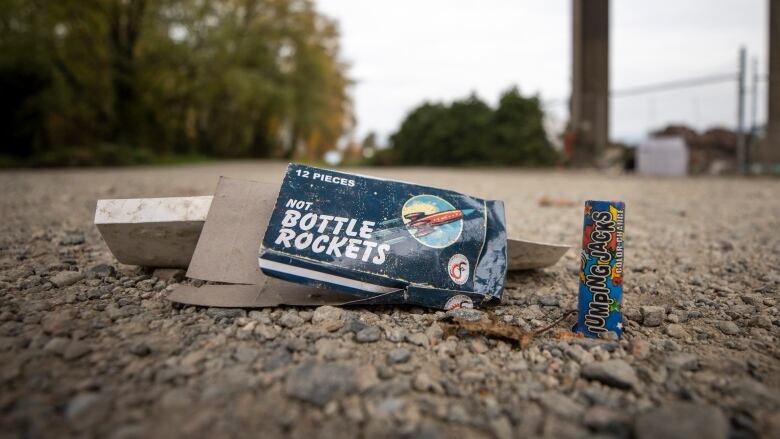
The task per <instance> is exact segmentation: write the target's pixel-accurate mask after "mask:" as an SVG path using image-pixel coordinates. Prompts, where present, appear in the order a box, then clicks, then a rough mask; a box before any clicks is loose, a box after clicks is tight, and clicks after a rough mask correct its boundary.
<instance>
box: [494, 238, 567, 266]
mask: <svg viewBox="0 0 780 439" xmlns="http://www.w3.org/2000/svg"><path fill="white" fill-rule="evenodd" d="M569 248H570V247H569V246H568V245H563V244H546V243H543V242H535V241H526V240H524V239H514V238H509V239H507V251H506V253H507V260H508V266H507V270H509V271H517V270H533V269H537V268H544V267H549V266H551V265H555V263H556V262H558V260H559V259H561V257H562V256H563V255H564V254H566V252H567V251H568V250H569Z"/></svg>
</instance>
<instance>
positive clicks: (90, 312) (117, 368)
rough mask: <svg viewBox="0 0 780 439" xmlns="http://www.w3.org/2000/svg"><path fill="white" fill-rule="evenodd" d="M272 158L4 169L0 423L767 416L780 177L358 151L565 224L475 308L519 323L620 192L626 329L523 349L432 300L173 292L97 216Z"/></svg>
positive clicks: (337, 428)
mask: <svg viewBox="0 0 780 439" xmlns="http://www.w3.org/2000/svg"><path fill="white" fill-rule="evenodd" d="M284 169H285V166H284V164H283V163H269V162H243V163H213V164H203V165H186V166H174V167H151V168H131V169H98V170H40V171H3V172H0V188H2V191H3V194H2V196H1V197H0V303H2V305H0V373H1V374H0V427H2V428H0V435H2V436H3V437H5V436H8V437H71V436H74V437H112V438H132V437H162V436H166V437H182V436H189V437H193V436H195V437H200V436H217V435H218V436H225V437H245V436H247V435H252V436H262V437H314V436H318V437H334V436H338V437H451V436H463V437H498V438H510V437H533V436H544V437H591V436H592V437H625V438H627V437H638V438H649V437H654V438H655V437H688V438H690V437H723V438H725V437H736V438H741V437H746V438H749V437H780V347H779V344H778V338H779V337H780V312H779V311H778V303H779V302H780V180H776V179H760V178H751V179H739V178H708V177H704V178H689V179H679V178H675V179H659V178H648V177H637V176H622V175H605V174H599V173H595V172H590V173H587V172H584V173H571V172H562V171H560V172H558V171H531V170H510V169H500V170H495V169H476V170H474V169H468V170H466V169H426V168H406V169H355V171H356V172H360V173H363V174H369V175H377V176H381V177H387V178H394V179H400V180H404V181H410V182H416V183H421V184H427V185H433V186H438V187H443V188H448V189H453V190H458V191H461V192H464V193H467V194H470V195H475V196H478V197H483V198H492V199H501V200H503V201H504V202H505V203H506V207H507V217H508V218H507V220H508V226H509V232H510V235H512V236H516V237H520V238H526V239H535V240H542V241H548V242H561V243H567V244H570V245H572V246H573V247H574V248H573V250H572V251H570V252H569V253H568V254H567V255H566V256H565V257H564V258H563V259H562V260H561V261H560V262H559V264H557V265H556V266H554V267H551V268H548V269H544V270H539V271H531V272H520V273H510V274H509V276H508V279H507V289H506V291H505V293H504V295H505V301H504V304H502V305H500V306H497V307H494V308H489V309H486V310H483V313H482V314H479V313H478V314H476V316H477V318H482V317H485V318H487V316H491V317H493V318H494V319H496V320H499V321H502V322H505V323H507V324H510V325H514V326H517V327H518V328H520V329H522V330H525V331H533V330H535V329H538V328H541V327H543V326H546V325H548V324H550V323H552V322H554V321H555V320H556V319H558V318H559V317H560V316H562V315H564V314H565V312H566V311H568V310H571V309H574V308H575V301H576V291H577V282H578V280H577V272H578V268H579V255H578V251H579V242H580V240H581V234H582V204H583V201H584V200H586V199H621V200H624V201H625V202H626V206H627V208H626V242H625V278H624V279H625V280H624V285H625V293H624V294H625V297H624V304H623V306H624V310H625V314H626V317H627V318H626V320H625V334H624V337H623V339H622V340H620V341H589V340H584V339H576V338H570V337H563V336H562V334H564V332H563V331H564V330H565V328H566V327H567V326H568V325H570V324H571V323H572V321H573V319H574V317H573V316H572V317H570V318H568V319H567V320H565V321H564V322H562V323H561V324H560V325H559V328H557V330H556V331H552V332H550V333H548V334H545V335H542V336H539V337H537V338H536V339H535V340H533V341H532V342H531V343H530V345H529V346H527V347H525V348H520V347H518V346H516V345H514V344H512V343H509V342H505V341H500V340H495V339H492V338H489V337H485V336H483V335H479V334H477V335H466V334H463V333H456V334H454V335H453V334H450V333H445V331H444V330H443V329H444V325H443V324H442V322H441V319H442V318H443V317H444V313H442V312H435V311H431V310H425V309H421V308H410V307H373V308H372V307H366V308H349V309H340V308H332V307H321V308H292V307H282V308H277V309H263V310H244V309H216V308H198V307H183V306H174V305H172V304H171V303H170V302H168V301H167V300H165V296H166V295H167V294H168V292H169V291H170V290H171V289H172V288H173V287H174V285H175V284H176V283H177V282H178V280H177V279H171V280H165V279H158V278H157V277H155V276H154V273H153V272H152V271H150V270H144V269H141V268H137V267H130V266H123V265H120V264H118V263H117V261H116V260H115V259H114V258H113V256H112V255H111V253H110V252H109V251H108V249H107V247H106V246H105V244H104V243H103V242H102V239H101V238H100V235H99V233H98V231H97V230H96V229H95V227H94V226H93V225H92V218H93V215H94V204H95V200H96V199H99V198H130V197H133V198H134V197H160V196H183V195H207V194H211V193H213V191H214V188H215V186H216V183H217V179H218V177H219V176H220V175H225V176H230V177H239V178H247V179H252V180H257V181H267V182H278V181H280V179H281V177H282V175H283V173H284ZM540 200H546V201H547V202H548V203H547V204H552V206H548V207H542V206H540ZM181 282H189V281H187V280H183V281H181Z"/></svg>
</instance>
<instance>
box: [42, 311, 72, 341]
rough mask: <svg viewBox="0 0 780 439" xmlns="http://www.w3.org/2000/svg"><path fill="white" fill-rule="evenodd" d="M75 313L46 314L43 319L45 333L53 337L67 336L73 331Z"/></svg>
mask: <svg viewBox="0 0 780 439" xmlns="http://www.w3.org/2000/svg"><path fill="white" fill-rule="evenodd" d="M75 317H76V316H75V313H74V312H72V311H62V312H59V313H54V314H46V315H45V316H43V319H41V327H42V328H43V332H45V333H47V334H52V335H66V334H69V333H70V332H71V331H72V330H73V319H74V318H75Z"/></svg>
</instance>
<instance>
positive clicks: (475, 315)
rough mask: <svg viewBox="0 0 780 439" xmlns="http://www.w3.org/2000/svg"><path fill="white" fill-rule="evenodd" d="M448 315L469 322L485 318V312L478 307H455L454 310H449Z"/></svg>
mask: <svg viewBox="0 0 780 439" xmlns="http://www.w3.org/2000/svg"><path fill="white" fill-rule="evenodd" d="M446 316H447V317H450V318H453V319H458V320H464V321H467V322H478V321H480V320H482V319H484V318H485V313H484V312H482V311H480V310H478V309H472V308H458V309H453V310H452V311H447V313H446Z"/></svg>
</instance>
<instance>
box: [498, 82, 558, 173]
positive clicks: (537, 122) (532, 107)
mask: <svg viewBox="0 0 780 439" xmlns="http://www.w3.org/2000/svg"><path fill="white" fill-rule="evenodd" d="M492 131H493V133H492V142H491V145H492V147H491V149H490V154H491V156H492V161H493V162H495V163H504V164H507V165H529V166H543V165H551V164H553V163H555V161H556V160H557V159H558V153H557V152H556V151H555V149H553V147H552V145H551V144H550V141H549V140H548V139H547V133H546V132H545V131H544V112H543V111H542V107H541V102H539V98H538V97H536V96H534V97H530V98H526V97H523V96H522V95H520V91H519V90H518V89H517V87H512V88H510V89H509V90H507V91H506V92H504V93H503V94H502V95H501V98H500V99H499V103H498V108H497V109H496V111H495V114H494V116H493V124H492Z"/></svg>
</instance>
